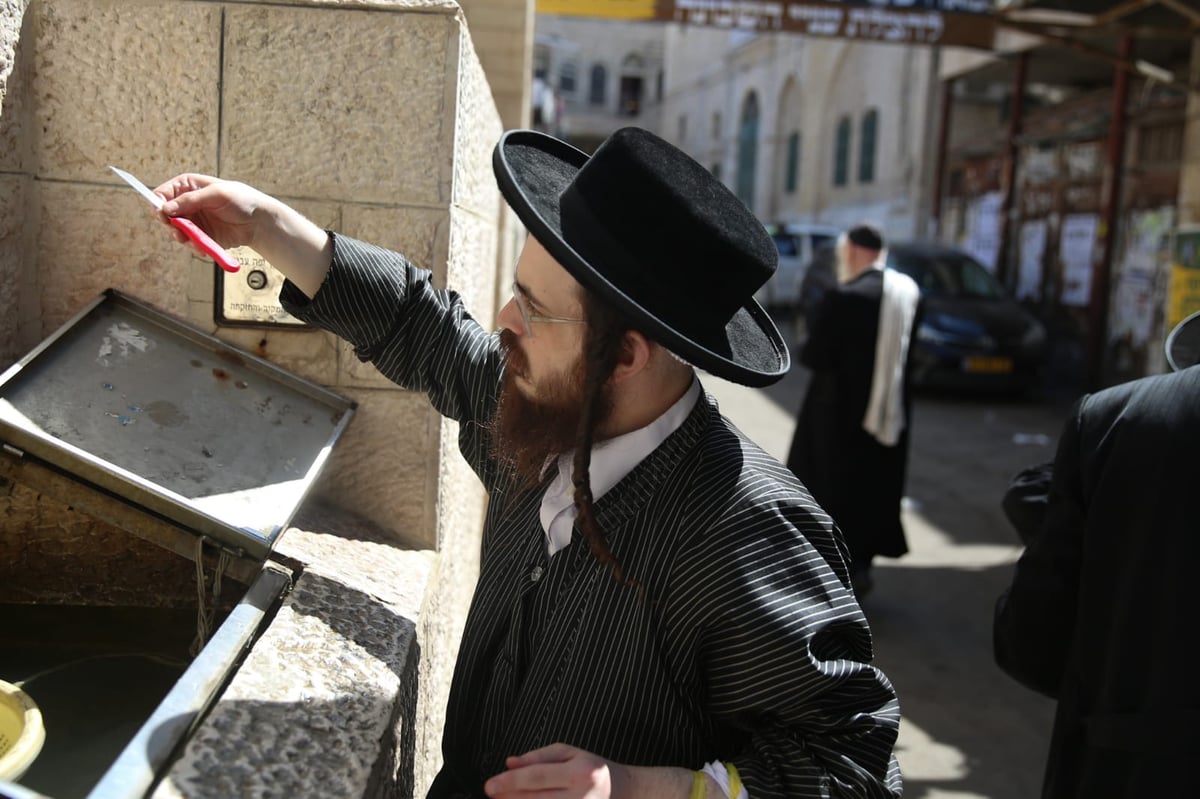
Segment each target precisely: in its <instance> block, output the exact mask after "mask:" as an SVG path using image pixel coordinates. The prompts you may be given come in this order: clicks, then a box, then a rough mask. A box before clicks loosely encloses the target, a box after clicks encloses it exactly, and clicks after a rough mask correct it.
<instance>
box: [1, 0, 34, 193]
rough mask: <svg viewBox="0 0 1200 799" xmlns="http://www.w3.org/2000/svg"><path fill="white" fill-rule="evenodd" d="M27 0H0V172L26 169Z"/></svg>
mask: <svg viewBox="0 0 1200 799" xmlns="http://www.w3.org/2000/svg"><path fill="white" fill-rule="evenodd" d="M28 5H29V0H0V172H24V171H26V170H28V168H29V167H28V164H29V145H30V137H29V136H28V135H26V130H27V127H28V122H27V119H26V113H25V112H26V109H27V108H28V106H29V101H28V99H27V95H28V90H27V86H28V84H29V72H30V70H31V62H30V53H32V51H33V47H32V46H31V45H30V44H28V43H27V42H28V35H29V34H28V26H29V22H28V21H29V20H30V19H31V18H32V15H30V14H27V13H26V9H27V7H28Z"/></svg>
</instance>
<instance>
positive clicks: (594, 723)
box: [282, 236, 901, 799]
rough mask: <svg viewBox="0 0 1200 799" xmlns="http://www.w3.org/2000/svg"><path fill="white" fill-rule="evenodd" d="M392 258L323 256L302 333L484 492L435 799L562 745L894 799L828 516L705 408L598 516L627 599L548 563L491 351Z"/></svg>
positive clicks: (300, 308)
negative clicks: (456, 433)
mask: <svg viewBox="0 0 1200 799" xmlns="http://www.w3.org/2000/svg"><path fill="white" fill-rule="evenodd" d="M429 278H430V276H429V273H428V272H426V271H424V270H420V269H417V268H415V267H414V266H412V265H411V264H409V263H408V262H407V261H405V260H404V259H403V258H402V257H401V256H399V255H397V254H395V253H391V252H388V251H386V250H382V249H379V248H376V247H373V246H371V245H367V244H363V243H361V242H356V241H354V240H352V239H348V238H345V237H340V236H338V237H335V238H334V263H333V267H332V268H331V270H330V272H329V275H328V277H327V279H326V282H325V284H324V285H323V286H322V287H321V289H320V291H319V292H318V293H317V296H316V297H315V298H314V299H313V300H312V301H311V302H310V301H308V299H307V298H306V297H305V296H304V295H303V294H302V293H301V292H299V290H297V289H296V288H295V287H294V286H292V285H290V284H289V285H287V286H285V288H284V291H283V295H282V299H283V300H284V304H285V306H286V307H287V308H288V310H289V311H290V312H291V313H293V314H295V315H296V316H298V317H300V318H302V319H306V320H308V321H310V322H312V323H314V324H317V325H320V326H322V327H324V328H326V329H329V330H331V331H333V332H335V333H336V334H338V335H339V336H341V337H342V338H345V339H346V340H348V341H349V342H351V343H352V344H353V345H354V347H355V350H356V352H357V354H358V357H360V358H362V359H363V360H366V361H371V362H372V363H374V364H375V365H376V366H377V367H378V368H379V369H380V371H381V372H382V373H383V374H384V375H386V376H387V377H388V378H389V379H391V380H393V381H395V382H396V383H397V384H399V385H401V386H405V387H407V388H411V389H414V390H421V391H425V392H426V393H428V395H429V397H430V400H431V401H432V402H433V404H434V406H435V407H436V408H437V409H438V410H439V411H440V412H441V413H442V414H444V415H446V416H448V417H451V418H453V419H456V420H458V421H459V423H460V437H459V444H460V448H461V450H462V453H463V455H464V456H465V458H466V459H467V461H468V462H469V463H470V464H471V466H472V468H474V469H475V471H476V473H477V474H478V475H479V477H480V479H481V480H482V481H483V483H484V485H485V486H486V487H487V489H488V491H489V492H490V495H491V501H490V502H489V510H488V515H487V521H486V524H485V528H484V538H483V551H482V560H481V569H480V577H479V582H478V584H477V586H476V588H475V594H474V598H473V600H472V604H471V609H470V613H469V615H468V618H467V623H466V627H465V629H464V632H463V641H462V646H461V649H460V652H459V657H458V662H457V664H456V667H455V671H454V679H453V683H452V687H451V694H450V700H449V706H448V708H447V717H446V726H445V730H444V734H443V742H442V749H443V756H444V759H445V765H444V767H443V769H442V772H441V773H440V774H439V775H438V778H437V780H436V781H435V783H434V786H433V788H432V789H431V791H430V794H429V795H430V796H431V797H434V796H436V797H468V796H469V797H476V796H482V795H483V793H482V784H483V781H484V780H485V779H486V778H488V777H489V776H491V775H493V774H495V773H497V772H499V771H501V770H503V768H504V758H505V757H506V756H508V755H513V754H520V753H523V752H526V751H528V750H530V749H534V748H537V747H539V746H544V745H547V744H550V743H554V742H556V741H561V742H565V743H569V744H571V745H574V746H578V747H580V748H582V749H586V750H588V751H592V752H595V753H597V754H600V755H602V756H604V757H606V758H608V759H610V760H614V761H617V762H623V763H628V764H633V765H662V766H680V767H685V768H699V767H700V766H701V765H703V764H704V763H705V762H707V761H711V760H715V759H720V760H723V761H728V762H732V763H734V764H735V765H736V766H737V767H738V770H739V771H740V773H741V775H742V778H743V782H744V783H745V785H746V788H747V790H748V792H749V795H750V796H751V797H752V799H768V798H769V797H810V796H812V797H818V796H839V797H840V796H855V797H896V796H899V795H900V790H901V787H900V786H901V780H900V772H899V768H898V766H897V763H896V759H895V756H894V755H893V753H892V748H893V745H894V743H895V739H896V733H897V729H898V726H899V705H898V703H897V699H896V695H895V692H894V690H893V688H892V686H891V684H890V683H889V682H888V680H887V678H886V677H885V676H884V675H883V674H882V673H881V672H880V671H879V670H878V669H875V668H874V667H872V666H871V665H870V661H871V658H872V648H871V635H870V630H869V628H868V626H867V622H866V619H865V618H864V616H863V614H862V611H861V610H860V608H859V607H858V605H857V603H856V602H855V600H854V597H853V595H852V594H851V592H850V590H849V589H848V576H847V573H846V566H845V563H846V552H845V547H844V545H843V543H842V541H841V537H840V535H839V534H838V533H837V532H836V528H835V527H834V525H833V523H832V521H831V520H830V519H829V517H828V516H827V515H826V514H825V513H824V512H823V511H822V510H821V509H820V508H819V507H818V506H817V505H816V504H815V503H814V502H813V500H812V498H811V497H810V496H809V494H808V492H807V491H806V490H805V489H804V488H803V486H801V485H800V483H799V482H797V481H796V479H795V478H794V477H793V476H792V474H791V473H790V472H789V471H788V470H787V469H785V468H784V467H783V466H782V465H780V464H779V463H778V462H777V461H775V460H774V459H773V458H771V457H770V456H768V455H766V454H765V453H764V452H763V451H762V450H760V449H759V448H758V447H757V446H755V445H754V444H753V443H751V442H750V441H749V440H747V439H746V438H745V437H744V436H743V435H742V434H741V433H740V432H739V431H738V430H737V429H736V428H734V427H733V425H732V424H730V423H729V422H728V421H727V420H726V419H724V418H723V417H722V416H721V415H720V413H719V411H718V409H717V406H716V403H715V402H714V401H713V400H712V399H711V397H708V396H704V397H702V398H701V399H700V401H698V402H697V404H696V406H695V408H693V409H692V411H691V413H690V414H689V416H688V418H687V420H686V421H685V422H684V424H683V425H682V426H681V427H680V428H679V429H678V430H676V431H675V432H674V433H673V434H672V435H671V436H670V437H669V438H668V439H667V440H666V441H665V442H664V443H663V444H662V445H660V446H659V448H658V449H656V450H655V451H654V452H653V453H651V454H650V455H649V456H648V457H647V458H646V459H645V460H644V461H642V462H641V463H640V464H638V465H637V466H636V467H635V468H634V469H633V470H632V471H631V472H630V473H629V474H628V475H627V476H626V477H625V478H623V479H622V480H621V481H620V482H619V483H618V484H617V485H616V486H615V487H614V488H613V489H612V490H611V491H609V492H608V493H607V494H605V495H604V496H603V497H602V498H601V499H600V500H598V501H597V503H596V513H597V519H598V521H599V522H600V524H601V526H602V528H603V529H604V530H605V531H606V534H607V536H608V538H609V543H610V546H611V548H612V551H613V553H614V554H615V555H616V557H617V558H618V559H619V560H620V562H621V564H622V566H623V568H624V570H625V574H626V576H628V577H629V578H631V579H632V580H634V581H636V583H637V585H636V587H628V586H624V585H620V584H618V583H616V582H615V581H614V580H613V579H612V576H611V574H610V572H609V571H608V569H607V568H606V567H603V566H601V565H600V564H598V563H597V562H596V561H595V559H594V558H593V557H592V556H591V554H590V552H589V550H588V547H587V544H586V542H585V541H584V540H583V539H582V537H581V536H580V535H579V533H578V531H576V533H575V535H574V537H573V539H572V541H571V543H570V545H568V546H567V547H565V548H564V549H562V550H561V551H559V552H557V553H556V554H555V555H554V556H552V557H547V555H546V547H545V538H544V532H543V530H542V528H541V524H540V521H539V518H538V508H539V505H540V502H541V496H542V493H543V490H544V487H543V489H533V490H525V491H516V490H514V488H513V487H512V485H511V484H509V483H508V481H507V480H506V478H505V475H504V474H503V472H502V471H500V470H499V469H498V468H497V466H496V464H495V463H494V462H493V460H492V459H491V456H490V453H489V449H488V433H487V430H486V423H487V421H488V420H489V419H490V417H491V414H492V412H493V410H494V408H495V405H496V397H497V389H498V386H499V380H500V374H501V369H502V363H501V358H500V355H499V350H498V339H497V337H496V336H494V335H492V334H489V333H487V332H485V331H484V330H483V329H482V328H481V327H480V326H479V325H478V324H477V323H476V322H475V321H474V320H473V319H472V318H471V317H470V315H469V314H468V313H467V312H466V310H465V309H464V308H463V306H462V304H461V301H460V300H459V298H458V297H457V295H455V294H454V293H453V292H445V291H435V290H434V289H433V288H432V286H431V285H430V279H429Z"/></svg>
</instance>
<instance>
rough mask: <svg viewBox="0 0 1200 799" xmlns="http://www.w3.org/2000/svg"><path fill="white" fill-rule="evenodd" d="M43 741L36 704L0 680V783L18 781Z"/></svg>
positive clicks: (40, 714) (44, 735) (40, 718)
mask: <svg viewBox="0 0 1200 799" xmlns="http://www.w3.org/2000/svg"><path fill="white" fill-rule="evenodd" d="M45 740H46V729H45V727H43V726H42V711H40V710H38V706H37V704H35V703H34V701H33V700H32V699H30V698H29V694H27V693H25V692H24V691H22V690H21V689H20V688H18V687H17V686H15V685H13V684H11V683H7V682H4V681H3V680H0V780H12V781H14V782H15V781H16V780H18V779H20V777H21V775H22V774H24V773H25V770H26V769H28V768H29V767H30V766H31V765H32V764H33V761H34V760H36V759H37V756H38V754H39V753H40V752H41V751H42V744H43V743H44V742H45Z"/></svg>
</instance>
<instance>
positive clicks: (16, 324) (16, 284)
mask: <svg viewBox="0 0 1200 799" xmlns="http://www.w3.org/2000/svg"><path fill="white" fill-rule="evenodd" d="M31 184H32V181H31V179H30V178H29V177H27V176H25V175H0V365H3V366H4V367H7V366H8V365H9V364H10V363H12V362H13V361H15V360H17V359H18V358H20V357H21V356H23V355H24V354H25V353H26V352H28V351H29V350H30V349H32V348H33V345H34V344H35V343H36V339H37V332H40V331H39V330H38V328H37V326H38V325H39V324H40V323H39V322H38V313H37V311H36V308H37V305H38V292H37V274H36V273H35V272H34V271H33V270H31V269H26V268H25V262H26V259H27V258H28V253H29V251H30V249H31V248H30V247H29V245H28V242H29V239H30V238H31V235H30V232H31V230H32V226H30V225H29V224H28V220H29V213H28V205H29V197H30V194H31V192H32V186H31Z"/></svg>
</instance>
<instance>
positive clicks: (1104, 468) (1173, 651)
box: [994, 366, 1200, 799]
mask: <svg viewBox="0 0 1200 799" xmlns="http://www.w3.org/2000/svg"><path fill="white" fill-rule="evenodd" d="M1197 452H1200V366H1191V367H1190V368H1184V369H1182V370H1181V371H1178V372H1176V373H1174V374H1169V375H1157V376H1153V377H1147V378H1143V379H1141V380H1135V381H1133V382H1130V383H1125V384H1124V385H1120V386H1116V387H1113V388H1110V389H1107V390H1105V391H1101V392H1099V393H1096V394H1092V395H1090V396H1085V397H1084V398H1083V399H1081V400H1080V401H1079V402H1078V403H1077V404H1076V406H1075V408H1074V411H1073V412H1072V414H1071V416H1070V418H1069V419H1068V421H1067V423H1066V425H1065V427H1064V429H1063V432H1062V436H1061V438H1060V440H1059V444H1058V452H1057V455H1056V457H1055V460H1054V467H1053V477H1052V482H1051V486H1050V492H1049V498H1048V501H1047V503H1046V506H1045V515H1044V518H1043V519H1042V520H1041V524H1040V526H1039V527H1038V529H1037V530H1036V531H1035V532H1034V533H1033V535H1032V538H1031V540H1030V542H1029V544H1028V546H1027V547H1026V549H1025V552H1024V553H1023V554H1022V556H1021V559H1020V560H1019V561H1018V563H1017V567H1016V573H1015V576H1014V578H1013V582H1012V585H1011V587H1010V588H1009V589H1008V591H1007V592H1006V593H1005V594H1004V595H1003V596H1001V597H1000V600H999V602H998V603H997V607H996V618H995V628H994V634H995V655H996V661H997V663H999V665H1000V667H1001V668H1003V669H1004V670H1005V671H1006V672H1007V673H1008V674H1010V675H1011V676H1012V677H1014V678H1015V679H1017V680H1018V681H1020V682H1021V683H1022V684H1024V685H1026V686H1028V687H1029V688H1032V689H1034V690H1036V691H1039V692H1041V693H1043V694H1045V695H1047V696H1050V697H1053V698H1055V699H1057V700H1058V711H1057V714H1056V717H1055V722H1054V732H1053V736H1052V739H1051V744H1050V753H1049V757H1048V762H1047V766H1046V776H1045V782H1044V785H1043V791H1042V796H1043V797H1046V798H1047V799H1049V798H1050V797H1054V798H1055V799H1061V798H1065V797H1097V796H1103V797H1131V798H1132V797H1147V796H1183V795H1194V794H1195V789H1194V788H1187V787H1185V786H1187V785H1190V784H1192V783H1193V782H1194V771H1195V760H1196V755H1197V754H1200V734H1198V733H1197V732H1196V727H1195V724H1194V717H1195V715H1196V712H1197V711H1198V710H1200V687H1198V685H1200V684H1198V683H1197V681H1196V680H1193V679H1191V678H1190V677H1189V676H1188V675H1187V672H1186V669H1187V666H1186V661H1185V660H1181V653H1182V652H1183V651H1186V649H1187V648H1189V645H1188V643H1187V640H1188V638H1190V637H1191V635H1192V634H1193V632H1194V631H1195V630H1196V625H1197V619H1200V594H1197V593H1196V591H1195V590H1194V585H1193V581H1194V580H1195V574H1194V569H1195V565H1196V563H1197V562H1198V560H1200V535H1198V533H1200V514H1198V513H1197V510H1196V505H1195V499H1194V497H1195V495H1194V494H1193V493H1192V492H1193V491H1195V475H1196V466H1195V457H1196V453H1197ZM1018 489H1019V487H1018Z"/></svg>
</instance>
